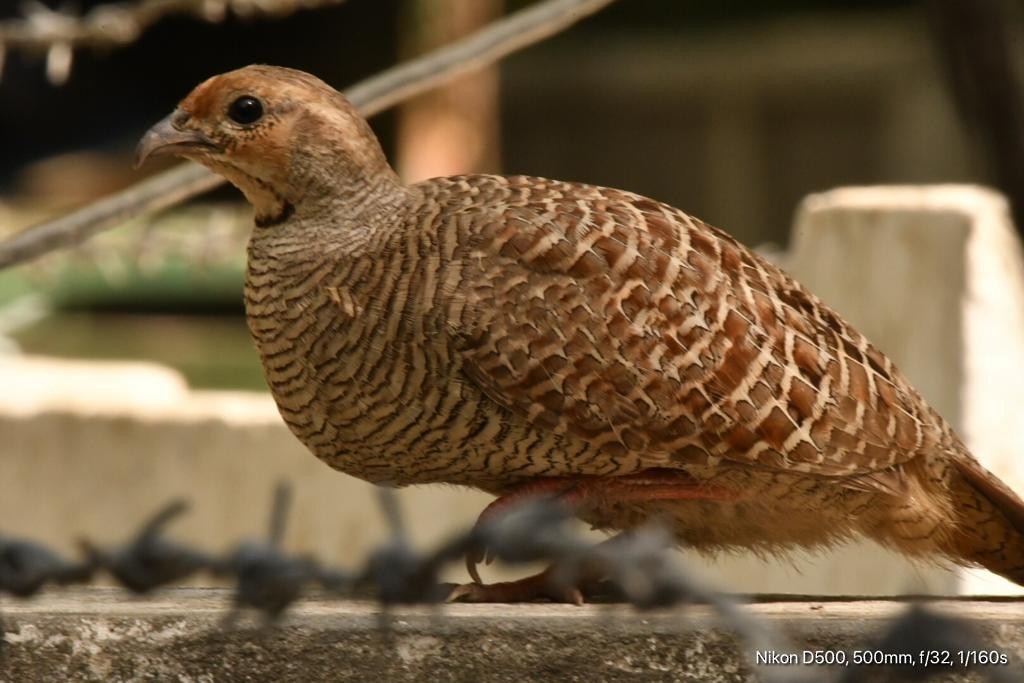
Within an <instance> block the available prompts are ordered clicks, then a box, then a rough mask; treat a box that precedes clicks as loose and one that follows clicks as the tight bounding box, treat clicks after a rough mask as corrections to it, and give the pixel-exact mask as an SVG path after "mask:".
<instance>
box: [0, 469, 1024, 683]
mask: <svg viewBox="0 0 1024 683" xmlns="http://www.w3.org/2000/svg"><path fill="white" fill-rule="evenodd" d="M289 500H290V493H289V489H288V488H287V487H285V486H283V485H279V486H278V487H277V489H276V491H275V494H274V503H273V506H272V513H271V517H270V524H269V531H268V535H267V537H266V539H264V540H253V541H245V542H242V543H240V544H239V545H238V546H237V547H236V549H235V550H233V551H230V552H229V553H227V554H226V555H225V556H224V557H218V556H215V555H211V554H209V553H206V552H203V551H199V550H195V549H193V548H190V547H188V546H185V545H182V544H179V543H176V542H173V541H170V540H168V539H167V538H165V536H164V530H165V528H166V526H167V525H168V523H170V522H171V521H172V520H173V519H174V518H176V517H177V516H179V515H181V514H182V513H183V512H185V510H186V505H185V503H184V502H182V501H175V502H172V503H170V504H169V505H167V506H165V507H164V508H162V509H161V510H160V511H159V512H157V513H156V514H155V515H154V516H153V517H152V518H151V519H149V520H147V521H146V522H145V523H144V524H143V525H142V528H141V529H140V530H139V532H138V533H137V534H136V535H135V536H134V537H133V538H132V539H130V540H129V541H128V542H127V543H125V544H124V545H122V546H119V547H113V548H105V549H101V548H97V547H95V546H93V545H92V544H90V543H87V542H83V543H82V544H81V547H82V549H83V557H82V559H80V560H68V559H66V558H63V557H61V556H59V555H58V554H56V553H54V552H52V551H50V550H49V549H47V548H46V547H44V546H42V545H40V544H38V543H34V542H32V541H28V540H22V539H14V538H10V537H5V536H0V594H2V593H7V594H10V595H13V596H16V597H20V598H28V597H31V596H34V595H36V594H38V593H39V592H40V591H42V590H45V589H47V588H49V587H50V586H64V585H68V584H80V583H88V582H90V581H91V580H92V579H93V578H94V577H95V576H96V575H97V573H99V572H101V571H103V572H106V573H107V574H109V575H110V576H111V577H113V578H114V580H115V581H116V582H117V583H119V584H120V585H121V586H123V587H125V588H127V589H128V590H130V591H132V592H134V593H139V594H144V593H149V592H151V591H153V590H155V589H158V588H160V587H162V586H167V585H171V584H174V583H177V582H179V581H181V580H183V579H185V578H188V577H190V576H193V575H195V574H198V573H201V572H206V573H209V574H212V575H215V576H220V577H226V578H230V579H233V580H234V584H235V587H234V600H233V609H232V610H231V612H230V613H228V615H227V618H226V619H225V622H226V624H227V625H230V624H231V623H232V622H233V621H234V620H235V618H236V617H237V615H238V614H239V611H240V610H242V609H251V610H256V611H257V612H258V613H259V614H262V615H263V616H264V618H265V620H266V621H267V622H268V623H269V622H274V621H277V620H278V619H279V618H280V617H281V616H282V615H283V614H284V613H285V612H286V611H287V610H288V608H289V607H291V606H292V605H293V604H294V603H295V602H296V601H297V600H299V599H301V597H302V596H303V595H304V594H305V593H306V592H308V591H309V589H311V588H314V589H320V590H321V591H326V593H327V597H334V598H339V599H345V598H351V597H354V596H359V595H362V594H363V592H365V591H366V590H369V591H370V592H371V593H372V594H373V595H374V596H375V597H376V599H377V600H378V602H379V604H380V605H381V607H382V608H383V609H385V610H386V609H387V608H388V607H390V606H392V605H395V604H430V605H437V604H439V603H441V602H443V601H444V599H445V597H446V595H448V594H449V593H450V585H448V584H442V583H440V581H439V580H438V573H439V571H440V569H441V568H442V567H443V566H445V565H447V564H450V563H454V562H457V561H458V560H459V559H460V558H462V556H463V555H464V554H465V553H467V552H469V551H471V550H479V548H480V547H481V546H485V547H486V548H487V549H488V551H489V552H490V553H491V554H493V555H494V556H495V557H497V558H498V559H499V560H501V561H503V562H506V563H509V564H522V563H530V562H536V561H538V560H544V561H548V562H550V563H552V571H551V572H549V574H548V576H549V577H550V580H551V581H556V582H565V583H566V584H578V583H579V582H581V580H582V579H583V578H584V577H588V576H600V577H603V578H604V580H605V582H606V583H607V584H608V585H610V586H611V587H613V588H614V589H615V591H616V593H617V594H618V595H619V596H620V597H621V598H622V600H624V601H625V602H627V603H629V604H632V605H634V606H636V607H637V608H639V609H645V610H646V609H656V608H671V607H677V606H680V605H686V604H695V603H696V604H706V605H708V606H710V607H711V608H712V609H713V610H714V612H715V613H716V614H717V616H718V619H719V622H720V624H721V626H722V627H724V628H726V629H728V630H730V631H731V632H732V633H734V634H735V636H736V637H737V638H738V640H739V641H740V644H741V646H742V647H740V652H741V653H743V656H744V658H745V659H746V661H747V666H748V667H749V668H751V669H753V670H756V671H758V676H759V678H758V680H762V681H767V682H769V683H809V682H810V681H815V682H820V681H823V680H824V681H841V682H842V683H855V682H857V681H875V680H880V679H879V675H880V672H879V669H880V667H879V666H876V665H874V664H871V665H868V666H863V667H858V666H849V667H848V668H846V670H845V671H843V670H842V669H843V667H839V669H840V671H839V672H838V673H837V674H836V675H834V676H833V675H831V674H830V675H827V676H826V675H823V673H822V671H823V670H822V668H821V667H813V666H812V667H803V668H799V669H798V668H795V667H778V666H775V667H773V666H765V665H762V664H758V662H757V659H756V657H755V656H754V653H755V652H758V651H760V652H765V651H772V652H779V653H794V652H796V653H799V652H801V651H800V650H797V649H795V647H794V646H793V644H792V643H791V642H790V641H789V640H788V639H787V638H786V636H784V635H783V634H782V632H781V631H780V630H779V629H778V628H776V627H774V626H772V625H771V624H770V623H768V622H767V621H764V620H761V619H757V618H756V617H755V616H754V615H753V614H752V613H750V612H749V611H748V610H746V609H745V608H744V607H743V606H742V605H740V604H739V603H738V602H737V601H736V600H735V599H733V598H731V597H729V596H727V595H725V594H723V593H721V592H719V591H717V590H714V589H712V588H711V587H710V586H708V585H706V584H705V583H704V582H702V581H700V580H699V579H698V578H697V577H695V576H694V575H693V574H692V573H691V572H690V571H689V570H688V569H687V568H686V567H685V566H684V565H683V564H682V562H681V561H680V560H679V557H678V555H677V554H675V553H674V552H673V548H674V546H675V541H674V539H673V538H672V537H671V535H670V534H669V533H668V532H667V531H666V530H665V529H664V528H662V527H660V526H658V525H656V524H655V525H651V526H647V527H642V528H639V529H636V530H633V531H631V532H629V533H626V534H623V535H622V536H619V537H617V538H614V539H611V540H610V541H606V542H604V543H598V544H593V543H589V542H586V541H583V540H581V539H580V538H578V537H576V536H575V535H574V534H573V533H572V532H571V531H570V528H569V526H568V525H567V524H566V522H567V521H568V519H569V517H570V516H571V512H570V511H569V510H568V509H567V508H566V507H565V506H564V505H561V504H559V503H558V502H557V501H555V500H551V499H534V500H532V501H526V502H524V503H522V504H520V505H518V506H514V507H512V508H511V509H510V510H508V511H507V512H506V513H505V514H499V515H495V516H494V517H488V518H486V519H485V520H483V521H482V522H480V523H479V524H477V525H476V526H474V527H473V528H472V529H469V530H468V531H465V532H462V533H459V534H456V535H454V536H452V537H451V538H450V539H448V540H447V541H445V542H443V543H441V544H439V545H438V546H437V547H435V548H434V549H432V550H428V551H426V552H417V551H415V550H414V549H413V548H412V547H411V546H410V544H409V542H408V539H407V537H406V535H405V530H404V529H405V525H404V521H403V519H402V516H401V514H400V510H399V509H398V505H397V501H396V499H395V498H394V494H393V492H391V491H388V490H382V491H381V495H380V503H381V508H382V511H383V513H384V515H385V517H386V518H387V520H388V524H389V527H390V538H389V539H388V540H387V541H385V542H384V543H383V544H382V545H380V546H379V547H378V548H377V549H376V550H375V551H374V552H372V553H371V554H370V555H369V557H368V559H367V560H366V562H365V563H364V565H363V567H362V568H361V569H356V570H350V569H342V568H332V567H325V566H323V565H321V564H320V563H319V562H317V561H316V560H315V559H314V558H311V557H306V556H302V555H292V554H290V553H288V552H286V551H285V550H284V549H283V548H282V542H283V540H284V539H283V534H284V530H285V521H286V515H287V512H288V511H287V506H288V502H289ZM438 616H439V617H443V613H439V615H438ZM680 619H683V613H681V614H680ZM380 623H381V625H382V626H383V627H385V628H387V627H388V626H389V624H390V623H391V622H390V621H388V620H386V619H384V620H382V621H381V622H380ZM681 623H682V622H681ZM2 635H3V634H2V632H0V648H2V647H3V646H4V642H5V641H4V638H3V637H2ZM385 635H386V634H385ZM860 646H870V647H873V648H875V650H874V651H876V652H883V653H888V654H889V655H892V659H891V661H892V662H896V661H899V662H900V664H901V666H891V667H889V673H890V674H891V676H890V678H888V679H887V680H917V681H923V680H929V679H931V678H933V677H937V676H946V675H947V674H949V673H950V670H951V668H952V665H950V666H933V667H931V668H929V667H927V666H923V665H922V664H921V663H920V662H919V661H918V660H919V659H920V657H922V656H923V655H924V653H931V652H943V651H947V652H952V653H955V652H959V651H963V650H968V649H971V650H976V651H988V652H991V651H993V649H992V648H991V647H989V645H988V644H986V643H985V642H984V641H983V640H982V639H981V638H980V637H979V636H978V635H977V634H974V633H972V632H971V631H969V630H968V628H967V622H965V621H963V620H961V619H957V618H954V617H951V616H946V615H941V614H938V613H933V612H932V611H930V610H926V609H924V608H921V607H917V606H915V607H912V608H911V609H909V610H908V611H907V612H906V613H905V614H904V615H903V616H902V617H900V618H898V619H897V620H896V621H895V622H894V623H893V624H891V625H889V626H888V627H887V628H886V629H885V631H884V632H883V633H882V634H881V635H880V637H879V639H878V640H877V641H875V642H873V643H866V644H857V643H848V644H845V645H844V646H843V647H842V648H840V649H842V650H844V651H845V650H852V649H854V648H856V647H860ZM0 652H2V650H0ZM897 656H898V657H899V658H900V659H899V660H897V659H896V657H897ZM906 657H911V658H912V660H913V662H914V663H913V664H908V662H911V660H908V659H905V658H906ZM1018 664H1019V663H1017V662H1015V663H1014V665H1015V666H1016V665H1018ZM956 666H958V667H959V666H962V663H960V662H956ZM975 668H976V669H977V670H979V671H981V672H982V673H983V675H984V676H986V677H987V679H986V680H990V681H994V682H996V683H1002V682H1004V681H1010V680H1017V679H1016V678H1013V677H1011V673H1012V672H1013V671H1014V669H1012V668H1010V667H1009V666H1007V665H1005V664H1003V665H998V664H997V665H994V666H975Z"/></svg>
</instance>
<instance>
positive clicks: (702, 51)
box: [0, 0, 1024, 389]
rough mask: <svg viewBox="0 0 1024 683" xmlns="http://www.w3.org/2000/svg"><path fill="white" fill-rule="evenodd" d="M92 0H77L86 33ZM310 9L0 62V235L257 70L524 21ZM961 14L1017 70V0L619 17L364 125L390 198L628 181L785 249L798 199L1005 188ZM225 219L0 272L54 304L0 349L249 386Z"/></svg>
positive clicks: (345, 73)
mask: <svg viewBox="0 0 1024 683" xmlns="http://www.w3.org/2000/svg"><path fill="white" fill-rule="evenodd" d="M44 4H45V5H46V6H48V7H51V8H53V9H56V8H58V6H59V3H58V2H56V0H54V1H52V2H47V3H44ZM103 4H105V3H103V2H101V1H100V0H83V1H82V2H79V3H78V7H79V13H81V14H85V13H88V11H89V10H92V9H95V8H96V7H98V6H101V5H103ZM106 4H111V3H109V2H108V3H106ZM197 4H198V3H197ZM294 4H296V3H284V6H289V5H294ZM322 4H323V6H322V7H319V8H313V9H307V10H304V11H294V12H291V13H288V14H286V15H284V16H275V15H274V14H270V15H267V14H262V13H257V14H255V15H254V16H251V17H249V18H247V19H246V18H240V17H238V16H236V15H232V14H228V16H227V17H226V18H225V19H224V20H223V21H218V22H204V21H200V20H199V19H198V18H196V17H193V16H189V15H187V14H186V15H171V16H168V17H167V18H165V19H164V20H162V21H160V22H159V23H157V24H155V25H154V26H152V27H151V28H150V29H149V30H147V31H146V32H145V33H144V34H143V35H142V36H141V37H140V38H139V39H138V40H135V41H134V42H131V43H129V44H127V45H125V46H123V47H114V48H110V47H107V48H105V49H103V50H93V49H89V48H88V47H86V48H82V49H77V50H75V51H74V59H73V62H72V64H71V68H70V70H69V71H68V73H67V74H66V75H65V74H61V73H57V74H54V73H52V72H51V73H50V77H49V78H48V63H47V54H46V52H44V51H39V50H31V49H24V50H22V49H9V50H8V51H7V58H6V60H5V62H4V66H3V74H2V79H0V149H2V150H3V154H0V211H2V213H0V230H2V231H3V232H10V231H13V230H17V229H19V228H21V227H24V226H26V225H28V224H30V223H32V222H35V221H38V220H40V219H41V218H44V217H46V216H50V215H54V214H57V213H60V212H62V211H66V210H68V209H69V208H72V207H75V206H77V205H81V204H84V203H86V202H88V201H89V200H91V199H95V198H98V197H100V196H102V195H104V194H106V193H109V192H111V191H113V190H115V189H119V188H121V187H124V186H126V185H127V184H129V183H131V182H134V181H136V180H138V179H139V177H140V173H139V172H136V171H133V170H132V168H131V164H130V158H131V152H132V149H133V146H134V144H135V142H136V141H137V140H138V138H139V136H140V135H141V133H142V132H143V131H144V130H145V129H146V128H147V127H148V126H149V125H150V124H152V123H153V122H155V121H156V120H157V119H159V118H162V117H163V116H164V115H166V113H167V112H169V111H170V109H171V108H172V107H173V106H174V104H175V103H176V102H177V101H178V100H179V99H180V98H181V97H183V96H184V95H185V94H187V93H188V91H189V90H190V89H191V88H192V87H193V86H194V85H195V84H197V83H198V82H200V81H201V80H203V79H205V78H207V77H208V76H210V75H212V74H215V73H219V72H222V71H226V70H229V69H232V68H236V67H239V66H243V65H245V64H249V63H252V62H266V63H271V64H279V65H284V66H290V67H295V68H299V69H303V70H306V71H310V72H312V73H315V74H317V75H319V76H320V77H322V78H323V79H324V80H326V81H327V82H329V83H331V84H332V85H335V86H336V87H339V88H344V87H345V86H346V85H349V84H352V83H354V82H356V81H358V80H360V79H362V78H364V77H367V76H369V75H372V74H373V73H375V72H377V71H379V70H381V69H384V68H386V67H387V66H389V65H392V64H394V63H395V62H396V61H398V60H400V59H404V58H408V57H411V56H414V55H416V54H420V53H422V52H424V51H426V50H428V49H430V48H432V47H436V46H438V45H441V44H444V43H446V42H448V41H450V40H452V39H454V38H456V37H458V36H460V35H464V34H467V33H470V32H472V31H473V30H475V29H478V28H480V27H481V26H483V25H484V24H486V23H487V22H488V21H490V20H492V19H493V18H495V17H497V16H500V15H502V14H504V13H505V12H508V11H512V10H515V9H518V8H521V7H522V6H525V5H527V4H529V3H526V2H518V1H515V0H404V1H402V2H399V1H384V0H375V1H374V2H366V1H365V0H348V1H347V2H340V3H322ZM18 5H19V3H5V7H6V8H5V9H0V22H2V21H3V20H5V19H7V20H10V19H12V18H15V17H19V16H23V14H22V10H21V9H19V8H18ZM958 6H968V7H970V6H974V7H975V10H976V11H974V12H973V13H972V12H970V11H968V12H966V14H968V15H970V16H969V17H968V18H970V19H975V20H977V19H976V18H975V17H974V15H975V14H980V15H981V20H982V21H989V22H992V23H994V24H995V25H996V26H997V27H999V28H1001V29H1002V30H1003V31H1004V32H1005V36H1003V37H1002V41H1003V42H1005V46H1004V47H1005V48H1006V49H1007V52H1008V54H1012V55H1013V58H1014V59H1015V61H1014V62H1012V64H1010V65H1009V66H1010V67H1011V68H1012V69H1013V70H1014V75H1015V76H1019V74H1020V71H1021V65H1022V63H1024V59H1022V53H1024V41H1022V40H1021V35H1022V32H1021V16H1020V11H1019V10H1020V9H1021V4H1020V3H1016V2H1002V1H1001V0H978V1H977V2H969V3H962V2H943V1H936V2H922V1H914V0H829V1H817V2H816V1H814V0H730V1H729V2H707V1H704V0H700V1H696V0H690V1H687V0H629V1H628V2H618V3H615V4H613V5H612V6H611V7H609V8H608V9H606V10H605V11H603V12H600V13H598V14H597V15H596V16H594V17H591V18H589V19H588V20H586V21H584V22H583V23H582V24H581V25H579V26H577V27H575V28H573V29H572V30H570V31H567V32H566V33H564V34H562V35H560V36H557V37H556V38H555V39H552V40H549V41H546V42H543V43H541V44H539V45H536V46H534V47H532V48H530V49H528V50H525V51H523V52H521V53H518V54H516V55H513V56H512V57H510V58H509V59H507V60H505V61H504V62H502V63H501V65H500V66H499V67H497V68H495V69H491V70H488V71H486V72H484V73H482V74H480V75H478V76H474V77H471V78H467V79H463V80H462V81H460V82H458V83H455V84H453V85H451V86H449V87H446V88H443V89H441V90H439V91H436V92H434V93H432V94H430V95H427V96H424V97H420V98H418V99H416V100H415V101H413V102H411V103H409V104H406V105H404V106H402V107H400V108H399V109H397V110H396V111H393V112H389V113H387V114H384V115H381V116H378V117H377V118H376V119H375V120H374V121H373V124H374V128H375V130H376V131H377V133H378V135H380V137H381V139H382V141H383V142H384V144H385V147H386V149H387V150H388V152H389V155H390V157H391V158H392V159H393V161H394V162H395V164H396V165H397V167H398V168H399V170H400V171H401V172H402V174H403V176H404V177H406V178H407V179H409V180H417V179H421V178H426V177H431V176H436V175H446V174H450V173H464V172H477V171H479V172H501V173H523V174H530V175H539V176H546V177H552V178H559V179H566V180H579V181H586V182H591V183H597V184H601V185H609V186H614V187H621V188H625V189H628V190H632V191H635V192H639V193H641V194H645V195H648V196H651V197H654V198H657V199H659V200H662V201H666V202H668V203H670V204H674V205H675V206H678V207H681V208H683V209H684V210H686V211H688V212H690V213H693V214H694V215H696V216H699V217H701V218H703V219H704V220H706V221H708V222H710V223H712V224H715V225H718V226H721V227H723V228H724V229H726V230H728V231H729V232H731V233H732V234H733V235H735V236H736V237H738V238H739V239H740V240H742V241H743V242H745V243H746V244H749V245H755V246H756V245H765V244H768V245H775V246H776V247H777V248H783V247H785V246H786V242H787V240H788V234H789V228H790V222H791V219H792V215H793V211H794V207H795V206H796V204H797V202H798V201H799V200H800V199H801V198H802V197H803V196H805V195H807V194H808V193H811V192H814V191H819V190H823V189H828V188H831V187H835V186H839V185H863V184H880V183H934V182H980V183H986V184H995V185H997V186H998V185H1000V182H1001V180H1002V179H1003V176H1005V175H1008V173H1007V172H1005V171H1003V169H1001V161H1000V159H999V158H998V157H999V154H998V150H1002V151H1003V152H1005V154H1006V156H1012V153H1013V151H1014V150H1015V149H1016V150H1019V151H1020V154H1019V155H1018V156H1019V157H1020V160H1018V161H1017V163H1018V164H1024V148H1022V143H1021V142H1020V140H1019V139H1018V140H1017V141H1016V143H1015V144H1016V147H1015V146H1014V144H1013V143H1011V142H1010V141H995V142H994V144H992V143H993V141H991V140H990V139H989V137H990V136H987V135H986V134H984V133H979V130H978V128H979V126H978V124H979V123H984V121H979V120H978V119H979V118H984V116H985V114H984V111H986V109H991V108H992V107H993V106H995V105H994V104H993V103H992V102H991V101H990V100H992V99H993V98H992V96H991V95H988V94H986V93H978V92H977V90H978V88H979V87H980V84H986V83H987V84H988V87H989V88H990V89H992V88H997V89H998V87H999V86H1000V83H999V82H998V80H999V79H1000V78H1005V75H1004V74H1002V73H1000V72H999V71H998V65H996V66H992V65H991V64H989V63H986V62H984V59H982V62H983V64H982V67H981V68H987V69H988V72H985V73H984V77H981V76H978V77H975V78H973V79H972V74H971V71H970V70H971V68H972V67H975V64H974V63H973V62H971V60H970V59H968V60H964V59H963V58H961V57H960V55H961V53H962V52H963V49H962V48H963V46H962V45H961V43H964V42H965V41H966V42H969V41H970V40H974V42H975V43H977V44H980V46H981V47H983V48H985V49H986V50H989V51H991V50H992V47H993V42H995V43H996V46H999V44H1000V41H999V40H997V39H998V38H999V36H991V35H988V34H983V35H982V36H981V37H980V39H979V38H978V37H975V36H973V35H971V34H970V31H969V30H968V29H970V26H969V25H968V24H966V23H965V21H964V20H963V18H962V17H959V16H950V15H955V14H956V13H957V12H959V13H965V12H964V10H963V7H958ZM977 10H981V11H980V12H979V11H977ZM34 11H35V12H40V11H41V10H40V9H39V8H38V7H36V9H35V10H34ZM986 14H987V16H986ZM951 22H952V24H953V26H955V30H952V31H951V30H947V28H946V27H947V25H948V24H950V23H951ZM0 26H2V24H0ZM983 28H984V27H983ZM947 34H952V37H951V36H950V35H947ZM0 36H2V28H0ZM2 42H3V41H2V39H0V44H2ZM975 61H978V60H977V59H976V60H975ZM991 61H993V60H992V59H988V62H991ZM995 61H998V59H997V60H995ZM50 67H51V71H52V69H53V68H54V67H53V65H52V64H51V65H50ZM965 70H966V73H964V72H965ZM964 80H966V81H967V82H963V81H964ZM55 81H56V82H55ZM972 81H973V82H972ZM993 81H995V82H993ZM1005 85H1006V84H1003V86H1004V87H1005ZM1015 88H1016V91H1015V92H1006V93H996V95H995V97H996V98H1003V99H1005V100H1007V102H1013V101H1014V100H1015V101H1016V103H1015V104H1013V105H1008V106H1009V107H1010V109H1009V111H1010V115H1011V116H1014V115H1015V116H1017V117H1018V118H1020V117H1021V115H1022V114H1021V111H1022V110H1021V104H1020V103H1021V100H1020V95H1019V92H1020V79H1019V78H1018V80H1017V81H1016V83H1015ZM986 97H988V99H986ZM975 108H981V109H982V112H983V113H982V114H981V116H980V117H979V116H978V115H977V112H975V111H974V109H975ZM983 130H984V129H983ZM1018 138H1019V134H1018ZM990 149H995V150H996V152H995V153H990V151H989V150H990ZM156 168H157V167H156V166H154V168H146V169H145V172H147V173H148V172H152V171H153V170H155V169H156ZM238 199H239V197H238V195H236V193H235V192H234V191H233V190H231V189H224V190H222V191H219V192H217V193H214V194H212V195H208V196H206V197H203V198H202V199H201V200H200V201H199V202H196V204H198V205H199V208H198V210H197V212H193V213H192V214H187V213H182V212H176V214H175V215H174V216H165V217H164V220H163V221H162V224H161V225H160V227H159V229H152V227H153V226H151V225H149V226H140V227H138V228H136V229H134V230H131V231H121V232H120V234H118V235H116V236H115V235H112V236H110V237H111V238H110V239H105V240H103V241H102V243H99V242H97V243H94V244H92V245H90V246H89V248H88V249H87V250H86V253H80V254H76V255H74V256H72V257H71V258H70V259H67V258H61V257H55V258H51V259H47V260H45V261H44V262H42V263H40V264H39V266H38V267H32V268H23V269H19V270H16V271H7V272H4V273H0V305H2V304H9V303H11V302H13V301H16V300H17V299H18V298H19V296H20V295H21V294H23V293H24V292H26V291H31V292H34V293H37V294H38V293H42V294H45V295H46V299H47V301H46V303H47V304H49V305H51V306H52V307H53V310H52V311H51V314H49V315H47V316H46V317H45V318H41V319H39V320H38V321H36V322H34V323H33V324H31V325H24V324H21V325H17V326H16V329H10V325H12V324H14V322H13V321H9V322H8V323H7V326H8V328H7V331H8V334H10V335H11V336H12V337H13V339H14V341H15V342H16V343H17V344H19V345H20V346H21V347H22V348H24V349H25V350H28V351H35V352H40V353H48V354H57V355H69V356H97V357H108V358H150V359H158V360H160V361H162V362H165V363H168V364H170V365H171V366H173V367H175V368H177V369H179V370H180V371H182V372H184V373H185V375H186V377H187V378H188V379H189V381H190V383H192V384H194V385H195V386H202V387H231V388H250V389H259V388H261V387H262V378H261V375H260V372H259V368H258V365H257V362H256V358H255V356H254V355H253V354H252V353H250V352H249V348H250V346H249V341H248V338H247V334H246V331H245V329H244V323H243V319H242V314H243V312H242V308H241V299H240V297H239V294H238V292H239V278H240V277H241V268H242V258H243V250H242V248H241V245H242V244H243V243H244V239H245V236H246V231H247V230H248V224H247V215H246V212H247V209H245V208H244V207H242V208H241V209H238V210H237V211H236V208H235V202H237V200H238ZM168 223H173V224H174V225H168ZM235 228H238V229H237V230H236V229H235ZM22 308H23V307H22ZM17 310H19V311H21V309H17ZM21 313H22V315H21V316H20V317H19V320H21V318H24V317H25V314H24V311H21ZM15 317H18V316H15ZM0 319H2V318H0ZM22 322H24V321H22ZM157 330H159V332H160V333H159V334H154V331H157ZM112 331H116V334H113V335H112V334H111V332H112ZM211 361H213V362H211Z"/></svg>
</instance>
